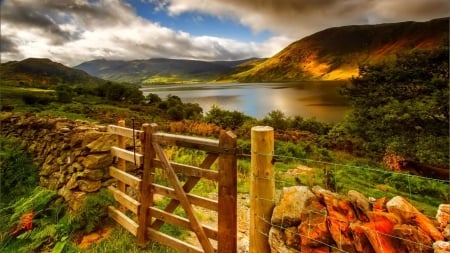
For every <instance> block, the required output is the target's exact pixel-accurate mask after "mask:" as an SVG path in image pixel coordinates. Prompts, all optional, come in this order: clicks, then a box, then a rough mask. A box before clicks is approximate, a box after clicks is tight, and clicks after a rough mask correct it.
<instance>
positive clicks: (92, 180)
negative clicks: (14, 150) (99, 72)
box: [0, 113, 118, 209]
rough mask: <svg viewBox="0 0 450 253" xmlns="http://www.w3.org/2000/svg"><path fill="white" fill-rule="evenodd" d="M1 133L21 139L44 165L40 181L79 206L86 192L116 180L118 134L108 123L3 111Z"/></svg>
mask: <svg viewBox="0 0 450 253" xmlns="http://www.w3.org/2000/svg"><path fill="white" fill-rule="evenodd" d="M0 120H1V122H0V123H1V135H2V136H6V137H16V138H19V139H20V140H21V141H22V143H23V144H25V146H26V147H27V149H28V152H29V153H30V154H31V155H32V157H33V160H34V162H35V164H36V165H38V167H39V168H40V171H39V179H40V180H39V184H40V186H42V187H46V188H49V189H52V190H56V191H57V192H58V194H59V195H61V196H63V197H64V198H65V199H66V201H68V203H69V206H70V207H71V208H72V209H77V208H78V207H79V205H80V200H81V199H82V198H83V196H84V195H85V194H86V193H90V192H96V191H98V190H99V189H100V188H101V187H104V186H108V185H110V184H112V183H113V182H114V180H113V179H112V178H111V177H110V176H109V173H108V168H109V166H111V165H112V164H113V162H114V161H113V157H112V156H111V154H110V148H111V146H113V145H117V142H118V138H117V136H116V135H113V134H110V133H107V132H106V126H103V125H99V124H96V123H93V122H87V121H81V120H69V119H67V118H56V117H50V116H35V115H23V114H11V113H2V114H1V117H0Z"/></svg>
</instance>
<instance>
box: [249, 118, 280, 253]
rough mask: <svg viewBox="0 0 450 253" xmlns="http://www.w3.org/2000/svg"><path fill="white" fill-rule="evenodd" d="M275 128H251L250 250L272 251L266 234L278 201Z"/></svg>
mask: <svg viewBox="0 0 450 253" xmlns="http://www.w3.org/2000/svg"><path fill="white" fill-rule="evenodd" d="M273 152H274V132H273V128H272V127H269V126H255V127H252V130H251V181H250V184H251V185H250V253H268V252H270V246H269V240H268V237H267V235H268V234H269V230H270V219H271V216H272V211H273V207H274V205H275V203H274V199H275V172H274V170H273V165H272V158H273Z"/></svg>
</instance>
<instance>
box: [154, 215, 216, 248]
mask: <svg viewBox="0 0 450 253" xmlns="http://www.w3.org/2000/svg"><path fill="white" fill-rule="evenodd" d="M150 213H151V214H152V217H153V218H157V219H158V220H162V221H164V222H166V223H169V224H171V225H174V226H176V227H181V228H184V229H188V230H191V231H192V228H191V223H190V222H189V220H188V219H186V218H183V217H180V216H178V215H175V214H172V213H168V212H165V211H163V210H161V209H158V208H156V207H150ZM202 228H203V230H204V231H205V234H206V235H207V236H208V238H211V239H214V240H216V241H217V230H216V229H214V228H211V227H209V226H206V225H203V224H202Z"/></svg>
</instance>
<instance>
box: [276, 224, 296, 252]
mask: <svg viewBox="0 0 450 253" xmlns="http://www.w3.org/2000/svg"><path fill="white" fill-rule="evenodd" d="M269 245H270V252H273V253H297V252H298V250H295V249H291V248H289V247H288V246H286V243H285V238H284V233H283V232H282V231H281V230H279V229H278V228H275V227H272V228H270V231H269Z"/></svg>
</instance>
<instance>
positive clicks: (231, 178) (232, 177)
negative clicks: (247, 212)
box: [217, 131, 237, 253]
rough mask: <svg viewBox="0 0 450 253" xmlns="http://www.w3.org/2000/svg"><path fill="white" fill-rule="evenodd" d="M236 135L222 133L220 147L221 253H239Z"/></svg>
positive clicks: (219, 243) (219, 249)
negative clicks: (221, 151) (221, 150)
mask: <svg viewBox="0 0 450 253" xmlns="http://www.w3.org/2000/svg"><path fill="white" fill-rule="evenodd" d="M236 138H237V137H236V135H235V134H234V133H233V132H231V131H228V132H225V131H222V132H221V133H220V137H219V146H220V148H222V149H223V152H224V153H221V154H220V156H219V221H218V222H219V223H218V224H219V226H218V240H217V241H218V242H217V249H218V252H220V253H222V252H223V253H236V252H237V159H236Z"/></svg>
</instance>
